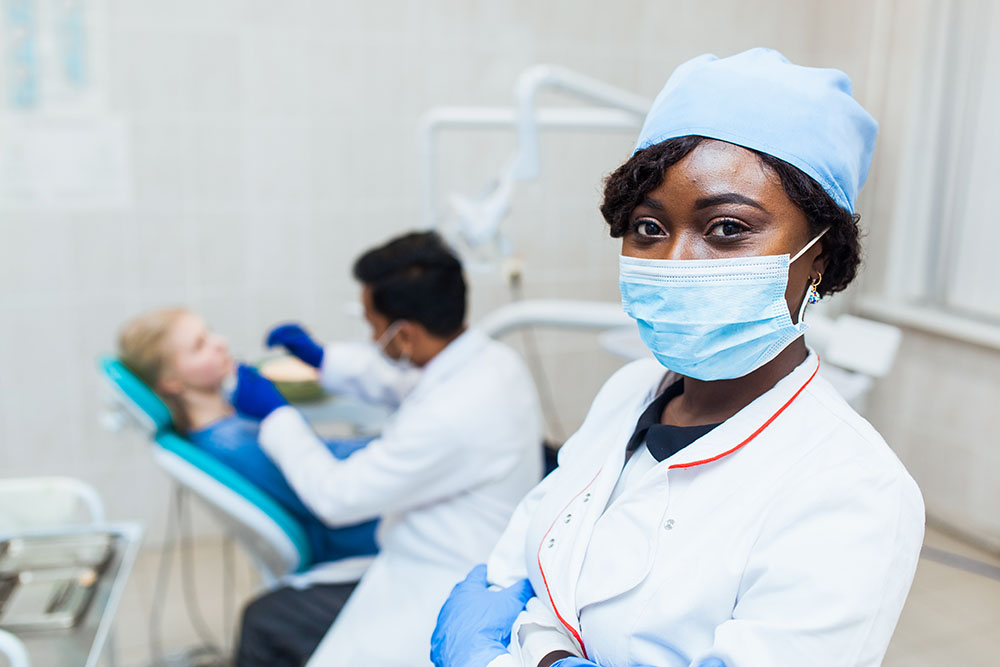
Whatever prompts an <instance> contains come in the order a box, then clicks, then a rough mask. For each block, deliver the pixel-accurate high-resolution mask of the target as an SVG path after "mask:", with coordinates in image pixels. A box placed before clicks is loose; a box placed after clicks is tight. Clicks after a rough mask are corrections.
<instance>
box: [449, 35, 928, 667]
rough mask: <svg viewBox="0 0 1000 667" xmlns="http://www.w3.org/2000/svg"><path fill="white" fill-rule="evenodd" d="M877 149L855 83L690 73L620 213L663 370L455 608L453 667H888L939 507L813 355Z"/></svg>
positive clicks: (578, 440) (550, 488)
mask: <svg viewBox="0 0 1000 667" xmlns="http://www.w3.org/2000/svg"><path fill="white" fill-rule="evenodd" d="M876 131H877V126H876V124H875V121H874V120H873V119H872V118H871V116H869V115H868V114H867V112H865V110H864V109H863V108H861V106H860V105H858V104H857V102H855V101H854V99H853V98H852V97H851V88H850V81H849V80H848V79H847V77H846V76H845V75H844V74H843V73H841V72H838V71H836V70H825V69H814V68H806V67H799V66H796V65H793V64H791V63H789V62H788V61H787V60H786V59H785V58H784V57H783V56H781V55H780V54H778V53H777V52H774V51H769V50H766V49H754V50H751V51H748V52H745V53H742V54H739V55H737V56H733V57H730V58H726V59H721V60H720V59H717V58H715V57H714V56H701V57H699V58H696V59H694V60H692V61H689V62H688V63H685V64H684V65H682V66H681V67H680V68H678V69H677V71H676V72H675V73H674V74H673V76H672V77H671V78H670V80H669V81H668V82H667V85H666V87H665V88H664V90H663V91H662V92H661V93H660V95H659V96H658V97H657V99H656V101H655V102H654V104H653V108H652V110H651V112H650V114H649V116H648V117H647V119H646V123H645V125H644V127H643V130H642V133H641V135H640V138H639V143H638V146H637V148H636V152H635V154H634V155H633V156H632V158H631V159H630V160H628V161H627V162H626V163H625V164H624V165H622V166H621V167H620V168H619V169H618V170H617V171H615V172H614V173H613V174H611V176H610V177H609V178H608V180H607V183H606V187H605V193H604V202H603V204H602V207H601V211H602V213H603V215H604V217H605V219H606V220H607V222H608V224H609V226H610V231H611V234H612V236H615V237H618V238H621V239H622V251H621V258H620V286H621V293H622V301H623V305H624V307H625V310H626V311H627V312H628V313H629V314H630V315H631V316H632V317H634V318H635V319H636V320H637V322H638V326H639V331H640V334H641V335H642V338H643V340H644V342H645V343H646V345H647V346H648V347H649V348H650V350H651V351H652V352H653V354H654V356H655V357H656V358H657V360H658V362H659V363H657V362H654V361H652V360H648V361H638V362H635V363H633V364H630V365H628V366H626V367H625V368H623V369H622V370H621V371H619V372H618V373H617V374H615V375H614V376H613V377H612V378H611V379H610V380H609V381H608V382H607V383H606V384H605V386H604V387H603V388H602V390H601V392H600V393H599V394H598V396H597V397H596V399H595V400H594V403H593V405H592V407H591V410H590V412H589V414H588V416H587V418H586V420H585V422H584V423H583V425H582V426H581V428H580V430H579V431H578V432H577V433H576V434H575V435H574V436H573V437H572V438H570V439H569V441H567V442H566V444H565V445H564V447H563V449H562V451H561V452H560V460H559V468H558V469H557V470H556V471H555V472H554V473H553V474H552V475H550V476H549V477H548V478H546V479H545V480H543V481H542V483H541V484H540V485H539V486H538V487H536V488H535V489H534V491H532V492H531V493H530V494H529V495H528V497H527V498H525V500H524V501H522V503H521V505H520V506H519V508H518V510H517V511H516V512H515V515H514V517H513V519H512V520H511V522H510V524H509V525H508V527H507V529H506V531H505V533H504V535H503V537H502V538H501V539H500V542H499V543H498V545H497V547H496V548H495V549H494V551H493V554H492V556H491V557H490V559H489V561H488V571H487V572H484V571H483V570H482V569H478V570H474V571H473V572H472V573H470V575H469V577H468V578H467V579H466V580H465V581H464V582H462V583H460V584H459V585H458V586H456V587H455V590H454V591H453V593H452V596H451V597H450V598H449V601H448V602H447V603H446V604H445V606H444V607H443V609H442V611H441V613H440V616H439V619H438V626H437V629H436V631H435V635H434V638H433V640H432V653H431V656H432V659H433V660H434V662H435V663H436V664H437V665H438V666H439V667H457V666H459V665H461V666H462V667H485V666H486V665H489V666H490V667H501V666H503V667H506V666H512V665H523V666H525V667H548V666H549V665H558V667H570V666H571V665H592V664H595V663H596V664H598V665H602V666H604V667H625V666H632V665H655V666H656V667H668V666H670V667H672V666H678V667H680V666H682V665H684V666H686V665H697V666H700V665H720V664H724V665H728V666H729V667H737V666H748V667H765V666H770V665H780V666H793V665H794V666H801V665H810V666H816V665H878V664H879V663H880V662H881V659H882V656H883V654H884V652H885V650H886V647H887V645H888V642H889V639H890V637H891V635H892V631H893V628H894V627H895V623H896V621H897V619H898V617H899V613H900V611H901V609H902V607H903V602H904V600H905V598H906V594H907V592H908V590H909V586H910V583H911V581H912V578H913V574H914V571H915V568H916V563H917V558H918V554H919V550H920V545H921V542H922V537H923V504H922V500H921V497H920V492H919V490H918V489H917V487H916V485H915V483H914V482H913V480H912V479H911V478H910V476H909V475H908V474H907V472H906V470H905V469H904V468H903V466H902V465H901V464H900V462H899V461H898V459H897V458H896V457H895V455H894V454H893V453H892V451H891V450H890V449H889V448H888V446H887V445H886V443H885V442H884V441H883V440H882V438H881V437H880V436H879V435H878V433H877V432H876V431H875V430H874V429H873V428H872V427H871V425H869V424H868V423H867V422H866V421H865V420H864V419H863V418H861V417H860V416H859V415H857V414H856V413H855V412H854V411H853V410H852V409H851V408H850V407H849V406H848V405H847V403H846V402H844V400H843V399H842V398H841V397H840V396H839V395H837V393H836V392H835V391H834V390H833V389H832V388H831V387H830V386H829V385H828V384H827V383H826V382H825V381H824V380H823V379H822V377H820V376H818V375H817V371H818V370H819V367H820V360H819V359H818V358H817V356H816V354H814V353H812V352H811V351H810V350H809V349H808V348H807V347H806V345H805V343H804V341H803V339H802V336H801V334H802V333H803V331H804V328H805V327H804V324H803V322H802V316H803V313H804V310H805V306H806V304H807V303H810V302H814V301H816V300H818V299H819V298H820V297H821V296H823V295H824V294H828V293H830V292H835V291H838V290H842V289H843V288H845V287H846V286H847V285H848V283H849V282H850V281H851V280H852V279H853V277H854V275H855V273H856V270H857V267H858V265H859V261H860V247H859V242H858V228H857V220H858V216H856V215H855V214H854V203H855V199H856V196H857V192H858V190H859V189H860V187H861V185H862V184H863V182H864V180H865V176H866V175H867V171H868V167H869V164H870V161H871V156H872V151H873V148H874V141H875V134H876ZM562 224H566V223H562ZM524 578H526V579H527V580H529V581H530V584H531V587H533V589H534V594H533V595H531V592H530V591H528V592H527V593H525V591H526V590H527V587H526V585H523V584H519V582H520V581H521V580H522V579H524ZM490 584H493V585H499V586H508V587H509V588H508V589H506V590H497V589H496V588H495V586H494V587H489V585H490ZM528 596H531V597H530V598H529V597H528ZM525 600H526V602H527V604H526V605H525V606H524V607H523V610H522V602H524V601H525Z"/></svg>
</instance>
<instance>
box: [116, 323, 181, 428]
mask: <svg viewBox="0 0 1000 667" xmlns="http://www.w3.org/2000/svg"><path fill="white" fill-rule="evenodd" d="M190 312H191V311H189V310H188V309H187V308H181V307H175V308H161V309H159V310H152V311H150V312H148V313H144V314H142V315H139V316H138V317H135V318H133V319H132V320H129V321H128V322H127V323H126V324H125V326H123V327H122V329H121V332H120V333H119V334H118V357H119V359H121V362H122V363H123V364H125V365H126V366H127V367H128V369H129V370H130V371H132V372H133V373H135V374H136V375H137V376H138V377H139V379H140V380H142V381H143V382H145V383H146V384H147V385H149V388H150V389H152V390H153V391H154V392H156V395H157V396H159V397H160V399H162V400H163V402H164V403H166V405H167V407H168V408H169V409H170V415H171V416H172V417H173V420H174V427H175V428H176V429H177V430H179V431H181V432H183V431H185V430H187V428H188V425H189V422H190V420H189V419H188V415H187V411H186V410H185V409H184V406H183V404H182V403H181V401H180V398H179V397H177V396H172V395H168V394H164V393H163V392H161V391H159V390H158V388H157V385H158V384H159V382H160V378H162V377H163V374H164V372H165V371H166V370H167V364H168V363H169V361H170V357H169V350H168V349H167V346H166V338H167V336H168V334H169V333H170V330H171V329H172V328H173V326H174V324H176V323H177V320H179V319H180V318H181V317H182V316H183V315H187V314H189V313H190Z"/></svg>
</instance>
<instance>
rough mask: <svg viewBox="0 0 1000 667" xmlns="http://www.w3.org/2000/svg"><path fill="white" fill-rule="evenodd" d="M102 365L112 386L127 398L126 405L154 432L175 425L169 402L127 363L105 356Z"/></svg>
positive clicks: (101, 361)
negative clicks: (164, 400) (168, 405)
mask: <svg viewBox="0 0 1000 667" xmlns="http://www.w3.org/2000/svg"><path fill="white" fill-rule="evenodd" d="M100 366H101V370H102V371H104V374H105V375H106V376H107V378H108V379H109V380H110V381H111V383H110V384H111V386H112V388H113V389H115V390H117V393H119V394H120V395H121V396H122V397H124V398H125V399H126V400H125V401H123V403H124V405H125V407H126V408H128V409H129V412H131V413H132V415H133V416H134V417H136V418H137V419H138V420H139V421H140V422H142V423H143V424H144V425H145V426H147V427H149V428H150V429H151V430H152V431H153V432H154V433H159V432H160V431H164V430H167V429H169V428H171V427H172V426H173V418H172V417H171V416H170V409H169V408H168V407H167V404H166V403H164V402H163V401H162V400H161V399H160V397H159V396H157V395H156V394H155V393H154V392H153V390H152V389H150V388H149V385H147V384H146V383H145V382H143V381H142V380H140V379H139V378H138V377H137V376H136V375H135V373H133V372H132V371H130V370H129V369H128V367H126V366H125V364H123V363H122V362H121V361H119V360H118V359H115V358H114V357H104V358H102V359H101V360H100Z"/></svg>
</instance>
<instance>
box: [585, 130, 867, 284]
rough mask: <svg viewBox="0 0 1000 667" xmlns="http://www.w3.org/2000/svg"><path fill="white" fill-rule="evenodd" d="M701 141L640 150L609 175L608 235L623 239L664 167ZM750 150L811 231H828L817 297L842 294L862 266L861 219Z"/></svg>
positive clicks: (604, 208)
mask: <svg viewBox="0 0 1000 667" xmlns="http://www.w3.org/2000/svg"><path fill="white" fill-rule="evenodd" d="M703 140H704V137H698V136H688V137H678V138H676V139H668V140H666V141H664V142H662V143H659V144H656V145H654V146H650V147H649V148H644V149H642V150H641V151H639V152H637V153H636V154H635V155H633V156H632V157H631V158H629V160H628V161H627V162H625V164H623V165H622V166H620V167H618V169H616V170H615V171H614V172H612V174H611V175H610V176H608V178H607V179H606V180H605V182H604V201H603V202H602V203H601V214H602V215H603V216H604V219H605V220H606V221H607V223H608V225H609V226H610V227H611V236H613V237H615V238H620V237H622V236H624V235H625V232H627V231H628V229H629V225H630V222H631V221H630V218H631V216H632V211H634V210H635V208H636V207H637V206H639V204H640V203H642V201H643V200H644V199H645V198H646V196H647V195H648V194H649V193H650V192H652V191H653V190H655V189H656V188H658V187H659V186H660V184H661V183H663V178H664V176H665V175H666V173H667V169H669V168H670V167H672V166H673V165H675V164H677V163H678V162H680V161H681V160H682V159H684V157H685V156H686V155H687V154H688V153H690V152H691V151H692V150H694V148H695V146H697V145H698V144H700V143H701V142H702V141H703ZM754 152H755V153H757V155H758V156H759V157H760V160H761V162H763V163H764V164H766V165H767V166H768V167H770V168H771V169H773V170H774V171H775V172H776V173H777V174H778V177H779V178H780V179H781V184H782V186H784V188H785V194H786V195H788V198H789V199H791V200H792V203H793V204H795V205H796V206H798V207H799V208H800V209H801V210H802V212H803V213H804V214H805V216H806V220H808V221H809V227H810V229H811V230H812V232H813V233H814V234H819V233H820V232H821V231H823V229H824V228H826V227H829V228H830V230H829V231H828V232H827V233H826V234H825V235H824V236H823V239H822V241H821V242H822V244H823V254H824V255H826V271H825V272H824V273H823V281H822V282H821V283H820V285H819V287H818V288H817V289H818V291H819V293H820V296H826V295H827V294H833V293H834V292H839V291H841V290H843V289H844V288H845V287H847V286H848V285H849V284H850V283H851V281H852V280H854V276H855V275H857V272H858V266H860V264H861V239H860V236H861V234H860V231H859V229H858V221H859V220H860V219H861V216H859V215H858V214H856V213H851V212H849V211H847V210H846V209H843V208H841V207H840V206H839V205H837V203H836V202H835V201H833V198H832V197H830V195H828V194H826V192H824V191H823V188H822V187H820V185H819V183H817V182H816V181H814V180H813V179H812V178H810V177H809V176H808V175H807V174H805V173H803V172H802V171H801V170H800V169H798V168H797V167H793V166H792V165H790V164H788V163H787V162H785V161H783V160H779V159H778V158H776V157H774V156H772V155H767V154H765V153H761V152H759V151H754Z"/></svg>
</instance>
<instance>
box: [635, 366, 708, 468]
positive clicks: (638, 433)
mask: <svg viewBox="0 0 1000 667" xmlns="http://www.w3.org/2000/svg"><path fill="white" fill-rule="evenodd" d="M683 393H684V380H678V381H677V382H674V383H673V384H672V385H670V386H669V387H667V388H666V389H664V390H663V393H662V394H660V395H659V396H657V397H656V399H655V400H654V401H653V402H652V403H650V404H649V407H647V408H646V410H645V411H644V412H643V413H642V415H640V416H639V421H638V423H636V425H635V431H633V432H632V437H631V438H629V441H628V448H627V449H626V451H627V452H633V451H635V450H636V449H638V448H639V446H640V445H641V444H642V443H643V440H645V442H646V448H647V449H648V450H649V453H650V454H652V456H653V458H654V459H656V460H657V461H663V460H664V459H667V458H669V457H671V456H673V455H674V454H676V453H677V452H679V451H681V450H682V449H684V448H685V447H687V446H688V445H690V444H691V443H692V442H694V441H695V440H697V439H698V438H700V437H701V436H703V435H705V434H706V433H708V432H709V431H711V430H712V429H713V428H715V427H716V426H718V424H706V425H702V426H673V425H671V424H661V423H660V417H661V416H662V415H663V410H664V408H666V407H667V403H669V402H670V401H671V399H674V398H676V397H678V396H680V395H681V394H683Z"/></svg>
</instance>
